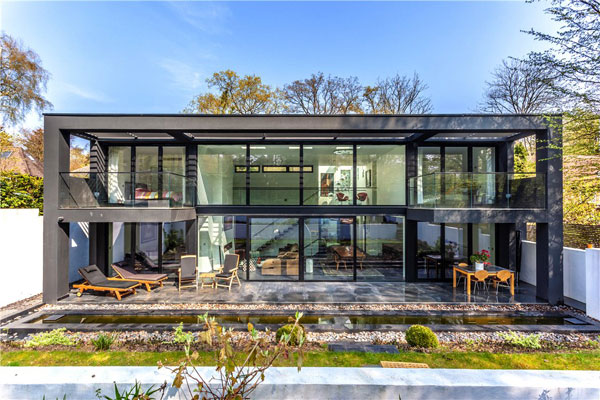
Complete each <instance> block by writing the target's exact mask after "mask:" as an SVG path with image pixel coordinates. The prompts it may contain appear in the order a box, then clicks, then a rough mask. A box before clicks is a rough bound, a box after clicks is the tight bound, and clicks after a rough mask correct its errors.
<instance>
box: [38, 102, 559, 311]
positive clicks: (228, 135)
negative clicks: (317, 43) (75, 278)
mask: <svg viewBox="0 0 600 400" xmlns="http://www.w3.org/2000/svg"><path fill="white" fill-rule="evenodd" d="M528 135H534V136H535V137H536V138H537V143H538V144H537V146H538V148H537V160H538V162H537V168H536V172H535V173H528V174H519V173H514V172H513V150H512V149H513V144H514V142H515V140H517V139H519V138H522V137H525V136H528ZM72 137H79V138H82V139H85V140H89V142H90V149H91V150H90V159H91V161H90V170H89V172H71V171H69V145H70V141H71V138H72ZM548 141H553V142H554V144H557V143H559V141H560V137H559V135H558V133H557V132H556V129H554V128H553V124H549V123H548V122H547V120H546V118H545V117H543V116H539V115H344V116H304V115H250V116H239V115H227V116H224V115H104V114H103V115H94V114H92V115H88V114H46V116H45V161H44V162H45V165H44V171H45V188H44V189H45V193H44V195H45V198H44V201H45V204H44V263H45V264H44V300H45V301H46V302H49V303H52V302H56V301H58V300H59V299H60V298H61V297H63V296H65V295H67V294H68V292H69V279H68V276H69V262H68V260H69V254H68V253H69V240H70V239H69V236H70V232H69V226H70V224H71V223H74V222H78V223H86V226H87V230H88V232H89V261H90V263H91V264H96V265H98V266H99V267H100V268H101V269H103V270H104V272H105V273H107V274H110V273H112V271H111V268H110V264H111V263H113V262H118V261H124V262H125V264H127V263H130V264H131V266H132V267H133V266H135V267H136V268H137V269H140V268H146V269H150V270H152V271H156V272H164V273H169V274H171V275H173V274H174V272H175V271H176V269H177V268H178V266H179V261H180V257H181V255H183V254H195V255H197V256H198V260H199V264H201V265H202V266H207V265H209V266H212V265H217V264H221V263H222V260H223V258H224V255H225V254H231V253H236V254H239V255H240V258H241V269H240V278H241V279H243V280H246V281H256V280H260V281H319V282H323V285H327V282H331V281H336V282H337V281H407V282H419V281H448V280H450V279H451V276H452V266H453V265H455V264H456V263H458V262H461V261H467V262H468V258H469V255H470V254H472V253H474V252H476V251H480V250H483V249H487V250H489V251H490V253H491V255H492V260H491V261H492V263H493V264H496V265H500V266H504V267H507V268H511V269H518V251H517V250H518V240H519V235H520V233H522V234H523V235H524V234H525V232H526V230H525V224H526V223H527V222H530V223H535V224H536V225H537V242H538V245H537V261H536V262H537V270H536V272H537V285H536V291H537V295H538V296H539V297H541V298H543V299H547V300H548V301H549V302H550V303H552V304H557V303H561V302H562V300H563V289H562V287H563V283H562V247H563V245H562V171H561V159H560V157H559V155H560V154H559V151H557V150H555V148H556V147H554V146H547V143H548ZM71 272H72V271H71Z"/></svg>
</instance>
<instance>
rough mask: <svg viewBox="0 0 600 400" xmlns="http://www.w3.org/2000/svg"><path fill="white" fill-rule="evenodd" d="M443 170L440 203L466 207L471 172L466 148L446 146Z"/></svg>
mask: <svg viewBox="0 0 600 400" xmlns="http://www.w3.org/2000/svg"><path fill="white" fill-rule="evenodd" d="M444 150H445V156H444V172H445V174H443V175H442V176H441V178H440V184H441V185H442V188H443V190H442V203H443V204H444V205H445V206H447V207H467V206H469V204H470V197H471V179H470V178H471V177H470V175H471V174H468V173H466V172H467V171H468V170H469V161H468V158H469V157H468V154H469V151H468V148H466V147H446V148H445V149H444Z"/></svg>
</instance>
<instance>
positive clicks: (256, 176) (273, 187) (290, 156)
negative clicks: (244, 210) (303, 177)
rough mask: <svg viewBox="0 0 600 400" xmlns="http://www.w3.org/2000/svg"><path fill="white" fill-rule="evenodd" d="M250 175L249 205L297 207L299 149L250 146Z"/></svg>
mask: <svg viewBox="0 0 600 400" xmlns="http://www.w3.org/2000/svg"><path fill="white" fill-rule="evenodd" d="M253 170H255V171H256V172H255V173H252V171H253ZM250 171H251V173H250V204H252V205H261V204H265V205H290V206H295V205H299V204H300V146H287V145H285V146H284V145H282V146H279V145H268V146H250Z"/></svg>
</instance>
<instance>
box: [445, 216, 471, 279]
mask: <svg viewBox="0 0 600 400" xmlns="http://www.w3.org/2000/svg"><path fill="white" fill-rule="evenodd" d="M444 241H445V246H444V252H445V254H444V258H445V268H444V276H443V277H444V278H445V279H450V278H452V268H453V266H454V265H458V264H459V263H462V262H465V263H467V264H468V263H469V254H467V253H468V252H469V250H468V248H469V247H468V246H469V225H468V224H445V225H444Z"/></svg>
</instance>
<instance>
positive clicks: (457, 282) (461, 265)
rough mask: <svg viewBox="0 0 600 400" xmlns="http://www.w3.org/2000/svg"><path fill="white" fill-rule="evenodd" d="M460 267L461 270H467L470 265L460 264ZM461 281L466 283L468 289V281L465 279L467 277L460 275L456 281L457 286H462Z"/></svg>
mask: <svg viewBox="0 0 600 400" xmlns="http://www.w3.org/2000/svg"><path fill="white" fill-rule="evenodd" d="M458 266H459V267H461V268H467V267H468V266H469V264H467V263H464V262H462V263H458ZM461 279H462V280H464V281H465V287H466V286H467V280H466V279H465V275H463V274H458V279H457V280H456V286H458V285H460V280H461Z"/></svg>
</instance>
